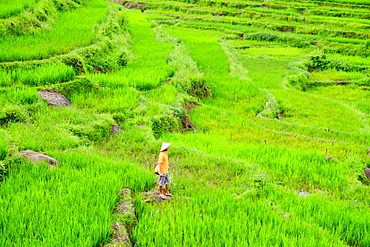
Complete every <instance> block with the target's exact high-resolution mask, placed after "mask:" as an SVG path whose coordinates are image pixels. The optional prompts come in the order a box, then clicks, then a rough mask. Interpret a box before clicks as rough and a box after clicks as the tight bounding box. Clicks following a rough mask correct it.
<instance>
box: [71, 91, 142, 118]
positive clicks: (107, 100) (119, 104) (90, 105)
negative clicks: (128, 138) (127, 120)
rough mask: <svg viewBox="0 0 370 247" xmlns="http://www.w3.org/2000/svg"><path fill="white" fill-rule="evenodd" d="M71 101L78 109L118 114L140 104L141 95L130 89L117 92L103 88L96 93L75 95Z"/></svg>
mask: <svg viewBox="0 0 370 247" xmlns="http://www.w3.org/2000/svg"><path fill="white" fill-rule="evenodd" d="M70 100H71V101H72V102H73V105H74V106H75V107H78V108H84V109H95V110H97V111H98V112H117V111H124V110H130V109H133V108H135V107H136V106H137V105H138V104H139V93H138V92H137V91H136V90H135V89H133V88H130V87H122V88H118V89H115V90H112V89H110V88H105V89H104V88H101V89H99V91H95V92H86V93H83V94H82V93H79V92H77V93H73V94H72V95H71V96H70Z"/></svg>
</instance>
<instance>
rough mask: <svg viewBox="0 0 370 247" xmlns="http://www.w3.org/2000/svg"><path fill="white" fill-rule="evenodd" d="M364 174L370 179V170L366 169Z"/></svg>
mask: <svg viewBox="0 0 370 247" xmlns="http://www.w3.org/2000/svg"><path fill="white" fill-rule="evenodd" d="M364 174H365V176H366V177H367V178H368V179H370V168H368V167H366V168H365V170H364Z"/></svg>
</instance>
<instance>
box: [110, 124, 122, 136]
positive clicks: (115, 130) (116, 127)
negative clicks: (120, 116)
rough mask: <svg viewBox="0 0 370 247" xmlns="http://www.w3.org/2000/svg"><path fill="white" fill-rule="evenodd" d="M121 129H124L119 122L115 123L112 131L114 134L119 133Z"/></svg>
mask: <svg viewBox="0 0 370 247" xmlns="http://www.w3.org/2000/svg"><path fill="white" fill-rule="evenodd" d="M121 131H122V128H121V127H120V126H119V125H118V124H113V126H112V131H111V132H112V134H113V135H115V134H118V133H119V132H121Z"/></svg>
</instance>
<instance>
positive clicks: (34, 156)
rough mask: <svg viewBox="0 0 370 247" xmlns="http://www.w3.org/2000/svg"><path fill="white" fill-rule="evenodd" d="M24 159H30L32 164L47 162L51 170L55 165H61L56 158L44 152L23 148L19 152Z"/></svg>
mask: <svg viewBox="0 0 370 247" xmlns="http://www.w3.org/2000/svg"><path fill="white" fill-rule="evenodd" d="M19 153H20V155H22V156H23V157H24V158H25V159H27V160H30V161H32V163H34V164H40V163H42V162H47V163H48V164H49V169H50V170H52V169H54V168H55V166H56V165H57V166H59V167H61V166H62V165H61V164H60V163H59V161H57V160H56V159H54V158H52V157H49V156H46V155H45V154H41V153H37V152H35V151H32V150H25V151H21V152H19Z"/></svg>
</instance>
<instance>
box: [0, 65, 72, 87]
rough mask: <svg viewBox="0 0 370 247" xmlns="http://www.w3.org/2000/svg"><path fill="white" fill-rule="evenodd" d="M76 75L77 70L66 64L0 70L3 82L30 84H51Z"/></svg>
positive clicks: (67, 79)
mask: <svg viewBox="0 0 370 247" xmlns="http://www.w3.org/2000/svg"><path fill="white" fill-rule="evenodd" d="M75 76H76V73H75V70H74V68H73V67H71V66H67V65H65V64H55V65H46V66H42V67H36V68H33V69H15V70H12V71H3V70H2V71H0V77H1V78H2V82H1V84H2V85H3V86H9V85H11V84H16V83H22V84H25V85H30V86H40V85H49V84H55V83H60V82H65V81H69V80H72V79H73V78H74V77H75Z"/></svg>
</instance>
